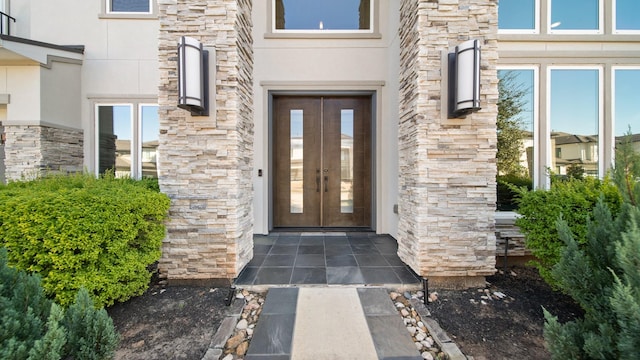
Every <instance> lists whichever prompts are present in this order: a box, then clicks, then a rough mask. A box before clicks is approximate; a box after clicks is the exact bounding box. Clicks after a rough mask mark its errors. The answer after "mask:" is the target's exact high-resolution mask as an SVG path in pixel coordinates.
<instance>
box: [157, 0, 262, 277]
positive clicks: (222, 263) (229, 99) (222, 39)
mask: <svg viewBox="0 0 640 360" xmlns="http://www.w3.org/2000/svg"><path fill="white" fill-rule="evenodd" d="M158 11H159V18H160V38H159V61H160V65H159V67H160V69H159V70H160V71H159V72H160V82H159V84H160V87H159V98H158V104H159V117H160V139H159V147H158V157H159V181H160V187H161V189H162V191H163V192H164V193H166V194H167V195H168V196H169V197H170V199H171V208H170V211H169V220H168V221H167V237H166V238H165V240H164V242H163V246H162V250H163V252H162V257H161V259H160V262H159V265H158V268H159V270H160V273H161V276H162V277H163V278H167V279H168V280H169V282H176V281H180V280H186V279H191V280H198V279H199V280H211V279H232V278H235V277H237V275H238V273H239V272H240V270H241V269H242V268H243V267H244V265H245V264H246V263H248V262H249V260H251V258H252V257H253V184H252V169H253V77H252V73H253V48H252V44H253V39H252V37H251V36H252V35H251V27H252V22H251V1H250V0H219V1H205V0H191V1H187V0H163V1H161V2H159V9H158ZM183 35H185V36H192V37H194V38H197V39H198V40H200V41H201V42H202V43H203V45H204V46H205V47H214V48H215V51H216V66H215V67H214V68H213V69H210V71H216V73H215V79H216V80H215V83H210V89H211V91H215V111H212V114H211V116H210V117H192V116H191V115H190V114H189V113H188V112H187V111H185V110H182V109H179V108H177V102H178V85H177V83H178V75H177V70H176V69H177V63H176V60H177V53H176V51H177V50H176V49H177V42H178V38H179V37H180V36H183Z"/></svg>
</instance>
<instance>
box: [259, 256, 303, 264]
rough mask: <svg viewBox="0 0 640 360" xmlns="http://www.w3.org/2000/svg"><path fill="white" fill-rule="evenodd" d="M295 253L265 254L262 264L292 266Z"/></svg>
mask: <svg viewBox="0 0 640 360" xmlns="http://www.w3.org/2000/svg"><path fill="white" fill-rule="evenodd" d="M295 260H296V256H295V255H267V256H266V257H265V259H264V262H263V263H262V266H293V264H294V262H295Z"/></svg>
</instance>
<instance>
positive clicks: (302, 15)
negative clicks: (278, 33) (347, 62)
mask: <svg viewBox="0 0 640 360" xmlns="http://www.w3.org/2000/svg"><path fill="white" fill-rule="evenodd" d="M274 1H275V11H276V13H275V25H276V29H279V30H369V29H371V4H370V0H274Z"/></svg>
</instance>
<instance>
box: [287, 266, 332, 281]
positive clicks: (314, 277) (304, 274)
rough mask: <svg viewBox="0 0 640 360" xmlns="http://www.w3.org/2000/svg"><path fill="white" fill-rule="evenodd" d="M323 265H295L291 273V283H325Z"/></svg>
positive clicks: (325, 272) (325, 270)
mask: <svg viewBox="0 0 640 360" xmlns="http://www.w3.org/2000/svg"><path fill="white" fill-rule="evenodd" d="M326 283H327V269H326V268H325V267H295V268H293V274H292V275H291V284H326Z"/></svg>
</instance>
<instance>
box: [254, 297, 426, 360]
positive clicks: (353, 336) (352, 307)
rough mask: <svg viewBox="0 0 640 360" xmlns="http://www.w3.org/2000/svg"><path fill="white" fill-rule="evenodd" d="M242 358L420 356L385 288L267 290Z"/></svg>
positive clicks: (320, 359)
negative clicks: (245, 353) (258, 317)
mask: <svg viewBox="0 0 640 360" xmlns="http://www.w3.org/2000/svg"><path fill="white" fill-rule="evenodd" d="M245 359H246V360H258V359H264V360H283V359H293V360H305V359H314V360H324V359H327V360H328V359H354V360H359V359H363V360H369V359H397V360H400V359H407V360H414V359H415V360H419V359H422V357H421V356H420V354H419V353H418V350H417V349H416V347H415V345H414V343H413V341H412V340H411V337H410V335H409V333H408V331H407V329H406V327H405V325H404V324H403V322H402V320H401V317H400V316H399V315H398V312H397V310H396V309H395V307H394V305H393V302H392V301H391V299H390V298H389V294H388V292H387V290H386V289H384V288H374V287H366V288H356V287H339V288H330V287H322V288H312V287H309V288H307V287H302V288H271V289H270V290H269V292H268V294H267V298H266V301H265V304H264V307H263V309H262V313H261V315H260V321H259V322H258V325H257V326H256V329H255V332H254V335H253V339H252V340H251V345H250V346H249V350H248V352H247V355H246V356H245Z"/></svg>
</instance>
